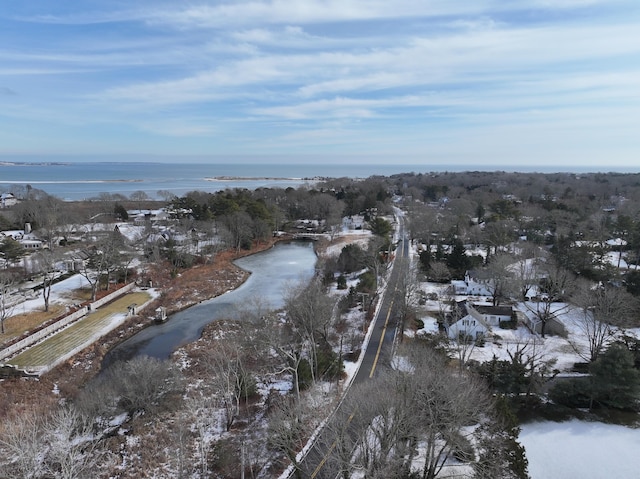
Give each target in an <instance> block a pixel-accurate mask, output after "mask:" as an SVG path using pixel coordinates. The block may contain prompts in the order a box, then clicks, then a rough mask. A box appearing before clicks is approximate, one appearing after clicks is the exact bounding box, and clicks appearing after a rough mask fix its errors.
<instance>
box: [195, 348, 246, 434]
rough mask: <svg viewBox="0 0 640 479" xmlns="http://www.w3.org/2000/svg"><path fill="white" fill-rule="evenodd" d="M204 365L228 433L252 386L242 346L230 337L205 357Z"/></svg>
mask: <svg viewBox="0 0 640 479" xmlns="http://www.w3.org/2000/svg"><path fill="white" fill-rule="evenodd" d="M204 361H205V363H206V364H205V368H206V370H207V371H208V372H209V374H210V376H209V379H208V381H207V382H208V384H209V386H210V387H211V389H212V397H214V398H216V399H217V403H218V404H219V406H220V407H221V409H222V411H223V416H224V419H225V424H224V426H225V429H226V430H227V431H229V430H230V429H231V426H232V425H233V423H234V421H235V420H236V418H237V417H238V415H239V414H240V403H241V400H242V399H247V395H248V393H249V392H250V389H251V387H250V384H251V382H252V381H251V377H250V374H249V371H247V368H246V365H245V363H244V361H243V351H242V348H241V345H240V343H239V342H237V341H233V340H232V339H229V338H228V337H227V338H225V339H224V340H222V341H220V342H219V344H218V348H216V349H215V350H214V351H211V352H209V353H208V354H207V355H206V356H205V358H204Z"/></svg>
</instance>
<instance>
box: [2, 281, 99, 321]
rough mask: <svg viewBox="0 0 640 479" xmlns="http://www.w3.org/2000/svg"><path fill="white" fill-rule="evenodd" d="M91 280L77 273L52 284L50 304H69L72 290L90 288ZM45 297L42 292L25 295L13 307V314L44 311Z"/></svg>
mask: <svg viewBox="0 0 640 479" xmlns="http://www.w3.org/2000/svg"><path fill="white" fill-rule="evenodd" d="M90 287H91V286H90V285H89V282H88V281H87V279H86V278H85V277H84V276H82V275H81V274H75V275H73V276H71V277H69V278H67V279H64V280H62V281H60V282H59V283H55V284H54V285H52V286H51V294H50V296H49V304H67V303H69V302H70V299H69V298H70V295H71V292H72V291H74V290H78V289H81V288H90ZM43 308H44V299H43V298H42V293H40V294H37V295H35V296H25V297H24V300H20V301H19V302H18V303H17V304H16V305H15V306H14V308H13V311H12V313H13V314H24V313H29V312H32V311H42V310H43Z"/></svg>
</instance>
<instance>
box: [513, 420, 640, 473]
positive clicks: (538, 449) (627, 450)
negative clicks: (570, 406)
mask: <svg viewBox="0 0 640 479" xmlns="http://www.w3.org/2000/svg"><path fill="white" fill-rule="evenodd" d="M520 442H521V443H522V445H523V446H524V447H525V450H526V454H527V458H528V459H529V474H530V475H531V479H553V478H558V479H573V478H575V479H603V478H625V479H626V478H633V477H640V472H639V471H640V454H638V451H640V429H632V428H629V427H624V426H618V425H613V424H604V423H600V422H587V421H579V420H572V421H567V422H535V423H530V424H524V425H523V426H522V432H521V433H520Z"/></svg>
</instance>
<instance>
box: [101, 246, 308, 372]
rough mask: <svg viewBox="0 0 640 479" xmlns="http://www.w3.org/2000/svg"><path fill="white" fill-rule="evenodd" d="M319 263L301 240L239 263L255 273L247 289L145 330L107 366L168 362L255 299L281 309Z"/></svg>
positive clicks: (108, 359) (111, 357) (109, 357)
mask: <svg viewBox="0 0 640 479" xmlns="http://www.w3.org/2000/svg"><path fill="white" fill-rule="evenodd" d="M315 263H316V255H315V252H314V250H313V245H312V244H311V243H308V242H298V241H296V242H290V243H278V244H276V246H274V247H273V248H271V249H269V250H267V251H264V252H261V253H257V254H254V255H251V256H247V257H244V258H240V259H238V260H237V261H236V264H237V265H238V266H240V267H241V268H243V269H245V270H247V271H250V272H251V276H250V277H249V279H248V280H247V281H245V283H244V284H242V286H240V287H239V288H238V289H235V290H233V291H230V292H228V293H225V294H223V295H221V296H218V297H217V298H213V299H210V300H208V301H204V302H202V303H199V304H197V305H195V306H192V307H190V308H188V309H185V310H184V311H181V312H179V313H176V314H173V315H171V316H170V317H169V319H168V320H167V321H166V322H164V323H162V324H158V325H153V326H150V327H148V328H146V329H143V330H142V331H140V332H139V333H137V334H136V335H134V336H132V337H131V338H129V339H127V340H126V341H124V342H123V343H121V344H119V345H118V346H116V347H115V348H114V349H112V350H111V351H109V353H108V354H107V355H106V357H105V358H104V361H103V364H102V366H103V368H104V367H106V366H108V365H110V364H111V363H113V362H115V361H118V360H128V359H131V358H133V357H135V356H139V355H145V356H152V357H156V358H161V359H166V358H168V357H169V355H170V354H171V353H172V352H173V351H175V350H176V349H178V348H179V347H180V346H183V345H185V344H187V343H190V342H192V341H195V340H197V339H198V338H199V337H200V335H201V334H202V330H203V328H204V327H205V326H206V325H207V324H209V323H210V322H212V321H215V320H217V319H223V318H228V317H233V316H234V314H235V312H236V311H237V310H238V309H239V308H242V307H243V306H244V307H246V306H247V305H250V304H251V303H252V302H255V300H259V301H260V302H261V304H263V305H268V306H269V307H271V308H279V307H281V306H282V305H283V302H284V292H285V290H286V288H287V287H288V286H290V285H295V284H299V282H300V281H308V280H309V279H310V278H311V277H312V276H313V273H314V268H315Z"/></svg>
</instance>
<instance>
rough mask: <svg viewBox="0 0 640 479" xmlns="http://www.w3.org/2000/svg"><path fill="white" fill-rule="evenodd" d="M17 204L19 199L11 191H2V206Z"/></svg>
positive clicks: (0, 198) (0, 196)
mask: <svg viewBox="0 0 640 479" xmlns="http://www.w3.org/2000/svg"><path fill="white" fill-rule="evenodd" d="M17 204H18V199H17V198H16V197H15V196H13V195H12V194H11V193H2V195H0V208H8V207H9V206H13V205H17Z"/></svg>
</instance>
